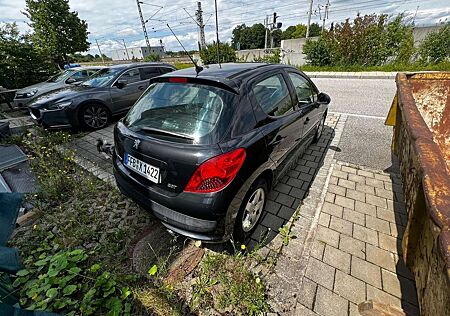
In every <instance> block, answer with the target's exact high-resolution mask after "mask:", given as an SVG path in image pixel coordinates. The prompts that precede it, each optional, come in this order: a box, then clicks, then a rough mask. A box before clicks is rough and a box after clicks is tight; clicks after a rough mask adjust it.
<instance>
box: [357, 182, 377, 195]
mask: <svg viewBox="0 0 450 316" xmlns="http://www.w3.org/2000/svg"><path fill="white" fill-rule="evenodd" d="M356 191H360V192H364V193H369V194H375V187H372V186H370V185H366V184H362V183H356Z"/></svg>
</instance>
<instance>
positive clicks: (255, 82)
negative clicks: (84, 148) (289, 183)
mask: <svg viewBox="0 0 450 316" xmlns="http://www.w3.org/2000/svg"><path fill="white" fill-rule="evenodd" d="M329 102H330V97H329V96H328V95H326V94H324V93H319V91H318V90H317V88H316V86H315V85H314V83H313V82H312V81H311V80H310V79H309V78H308V77H307V76H306V75H305V74H303V73H302V72H300V71H298V70H297V69H296V68H293V67H290V66H285V65H271V64H258V63H239V64H223V65H222V66H221V67H219V66H216V65H211V66H209V67H208V68H206V69H204V70H203V71H201V72H200V73H199V74H198V75H197V74H196V72H195V71H194V69H186V70H180V71H175V72H172V73H170V74H166V75H163V76H160V77H157V78H154V79H152V81H151V85H150V87H149V88H148V90H147V91H146V92H145V93H144V94H143V95H142V96H141V98H140V99H139V100H138V101H137V102H136V104H135V105H134V106H133V108H132V109H131V110H130V111H129V113H128V114H127V116H126V117H125V118H124V119H122V120H121V121H120V122H118V124H117V126H116V127H115V131H114V139H115V153H114V155H113V160H114V175H115V178H116V181H117V185H118V187H119V188H120V190H121V191H122V192H123V193H124V194H125V195H127V196H129V197H131V198H133V199H134V200H136V201H137V202H138V203H140V204H141V205H142V206H144V207H146V208H148V209H149V210H151V211H152V212H153V213H154V214H155V215H156V216H157V217H158V218H159V219H160V220H161V221H162V223H163V224H164V225H165V226H166V227H167V228H169V229H170V230H172V231H173V232H176V233H179V234H182V235H185V236H188V237H191V238H194V239H200V240H204V241H209V242H221V241H226V240H228V239H230V238H231V237H234V239H235V240H240V241H244V240H245V239H246V237H247V236H248V235H250V233H251V232H252V231H253V230H254V229H255V227H256V225H257V223H258V221H259V219H260V218H261V214H262V213H263V211H264V207H265V204H266V201H267V197H268V193H269V190H270V189H271V188H272V187H273V186H274V185H275V184H276V183H277V181H278V179H280V178H281V177H282V175H283V174H284V172H285V171H287V170H289V168H290V166H291V163H292V162H294V161H295V160H296V158H298V157H299V156H300V155H301V154H302V153H303V152H304V150H305V148H306V147H307V146H308V145H309V144H310V143H311V142H313V141H314V140H317V139H318V138H319V137H320V136H321V133H322V130H323V126H324V121H325V118H326V115H327V108H328V107H327V105H328V104H329Z"/></svg>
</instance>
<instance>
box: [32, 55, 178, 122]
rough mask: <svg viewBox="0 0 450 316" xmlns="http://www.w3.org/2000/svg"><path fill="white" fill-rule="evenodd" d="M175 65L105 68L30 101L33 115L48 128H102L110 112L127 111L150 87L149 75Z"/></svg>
mask: <svg viewBox="0 0 450 316" xmlns="http://www.w3.org/2000/svg"><path fill="white" fill-rule="evenodd" d="M174 70H175V67H173V66H172V65H169V64H164V63H135V64H123V65H116V66H111V67H108V68H103V69H101V70H100V71H98V72H97V73H96V74H94V75H93V76H91V77H90V78H89V79H88V80H87V81H84V82H83V83H81V84H79V85H75V86H70V87H65V88H61V89H58V90H54V91H51V92H48V93H45V94H43V95H41V96H39V97H37V98H36V99H34V100H33V101H32V102H31V103H29V104H28V109H29V111H30V115H31V117H32V118H33V119H34V120H35V121H36V122H37V123H39V124H41V125H43V126H44V127H47V128H67V127H81V128H83V129H100V128H103V127H105V126H107V125H108V123H109V122H110V120H111V116H113V115H119V114H124V113H126V112H127V111H128V110H129V109H130V107H131V106H132V105H133V104H134V103H135V102H136V100H137V99H138V98H139V97H140V96H141V94H142V93H143V92H144V91H145V89H147V88H148V86H149V83H150V79H151V78H153V77H156V76H159V75H162V74H165V73H168V72H171V71H174Z"/></svg>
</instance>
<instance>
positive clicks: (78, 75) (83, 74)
mask: <svg viewBox="0 0 450 316" xmlns="http://www.w3.org/2000/svg"><path fill="white" fill-rule="evenodd" d="M87 76H88V72H87V71H86V70H80V71H77V72H76V73H74V74H73V75H72V76H70V78H73V79H81V78H85V77H87Z"/></svg>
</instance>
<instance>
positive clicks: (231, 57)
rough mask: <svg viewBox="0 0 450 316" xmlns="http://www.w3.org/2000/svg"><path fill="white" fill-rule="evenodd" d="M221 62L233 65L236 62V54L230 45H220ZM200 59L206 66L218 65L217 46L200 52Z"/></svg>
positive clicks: (210, 46)
mask: <svg viewBox="0 0 450 316" xmlns="http://www.w3.org/2000/svg"><path fill="white" fill-rule="evenodd" d="M219 52H220V62H221V63H231V62H235V61H236V52H235V51H234V49H233V48H232V47H231V46H230V44H228V43H220V44H219ZM200 57H201V59H202V61H203V63H204V64H205V65H209V64H217V44H216V43H213V44H210V45H208V46H207V47H206V48H205V49H202V51H201V52H200Z"/></svg>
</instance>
